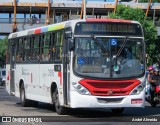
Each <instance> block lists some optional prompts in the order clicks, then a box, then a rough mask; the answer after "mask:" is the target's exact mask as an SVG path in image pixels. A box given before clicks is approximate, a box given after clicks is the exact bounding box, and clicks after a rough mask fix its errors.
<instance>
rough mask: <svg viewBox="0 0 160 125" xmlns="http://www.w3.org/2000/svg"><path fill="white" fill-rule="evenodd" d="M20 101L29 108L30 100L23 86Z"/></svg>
mask: <svg viewBox="0 0 160 125" xmlns="http://www.w3.org/2000/svg"><path fill="white" fill-rule="evenodd" d="M20 101H21V104H22V106H23V107H27V106H29V105H30V100H28V99H26V95H25V89H24V85H23V84H22V85H21V87H20Z"/></svg>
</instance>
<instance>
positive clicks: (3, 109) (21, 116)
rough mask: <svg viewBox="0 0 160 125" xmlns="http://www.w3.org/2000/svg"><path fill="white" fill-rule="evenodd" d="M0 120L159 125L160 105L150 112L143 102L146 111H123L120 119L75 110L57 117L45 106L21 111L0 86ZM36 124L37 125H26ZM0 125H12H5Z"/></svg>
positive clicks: (17, 124) (100, 112) (18, 124)
mask: <svg viewBox="0 0 160 125" xmlns="http://www.w3.org/2000/svg"><path fill="white" fill-rule="evenodd" d="M0 116H2V117H3V120H4V121H5V120H6V117H7V118H8V117H9V118H11V119H12V121H14V122H15V123H14V124H15V125H21V124H22V123H21V122H27V123H23V124H27V125H39V124H40V125H46V124H47V125H48V124H49V125H53V123H54V124H56V125H61V124H65V125H75V124H76V125H82V124H83V125H84V124H85V125H91V124H92V125H100V124H102V125H112V124H116V125H124V124H126V125H133V124H135V125H143V124H145V125H146V124H147V125H157V124H160V105H158V106H157V107H154V108H153V107H151V106H150V105H149V104H148V103H147V102H146V107H145V108H126V109H125V110H124V113H123V114H121V115H115V114H113V113H112V112H111V111H110V110H109V109H76V110H69V112H68V114H67V115H61V116H60V115H57V113H56V112H55V110H54V108H53V106H52V105H50V104H46V103H39V104H38V106H37V107H22V106H21V103H20V101H19V99H18V98H16V97H14V96H10V95H8V93H7V92H6V90H5V88H4V87H1V86H0ZM2 117H1V118H0V120H2ZM16 120H19V121H18V122H17V121H16ZM36 120H37V121H38V122H39V123H36V122H30V123H28V121H36ZM148 120H150V121H148ZM41 121H42V123H40V122H41ZM0 124H2V125H3V124H5V125H11V124H10V123H6V122H3V123H2V122H1V123H0Z"/></svg>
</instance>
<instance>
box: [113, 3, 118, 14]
mask: <svg viewBox="0 0 160 125" xmlns="http://www.w3.org/2000/svg"><path fill="white" fill-rule="evenodd" d="M117 5H118V0H116V3H115V6H114V13H116V9H117Z"/></svg>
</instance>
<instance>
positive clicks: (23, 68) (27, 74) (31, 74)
mask: <svg viewBox="0 0 160 125" xmlns="http://www.w3.org/2000/svg"><path fill="white" fill-rule="evenodd" d="M20 80H22V81H23V84H24V87H25V94H26V98H27V99H31V100H34V99H35V100H36V98H38V97H37V96H39V95H40V92H39V89H40V87H39V64H17V65H16V70H15V83H16V96H17V97H20V95H19V88H20V86H19V85H20ZM33 98H34V99H33Z"/></svg>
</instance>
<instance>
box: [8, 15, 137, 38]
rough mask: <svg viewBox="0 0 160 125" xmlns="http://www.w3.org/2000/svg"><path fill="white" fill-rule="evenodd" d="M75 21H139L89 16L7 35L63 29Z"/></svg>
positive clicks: (10, 36) (24, 34) (25, 34)
mask: <svg viewBox="0 0 160 125" xmlns="http://www.w3.org/2000/svg"><path fill="white" fill-rule="evenodd" d="M77 22H117V23H118V22H121V23H138V24H139V22H137V21H131V20H122V19H109V18H102V19H96V18H89V19H86V20H83V19H77V20H70V21H65V22H61V23H56V24H51V25H47V26H42V27H38V28H34V29H29V30H24V31H19V32H15V33H11V34H10V35H9V37H8V39H12V38H16V37H22V36H27V35H33V34H39V33H44V32H49V31H54V30H60V29H63V28H67V27H70V25H71V23H73V24H76V23H77Z"/></svg>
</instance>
